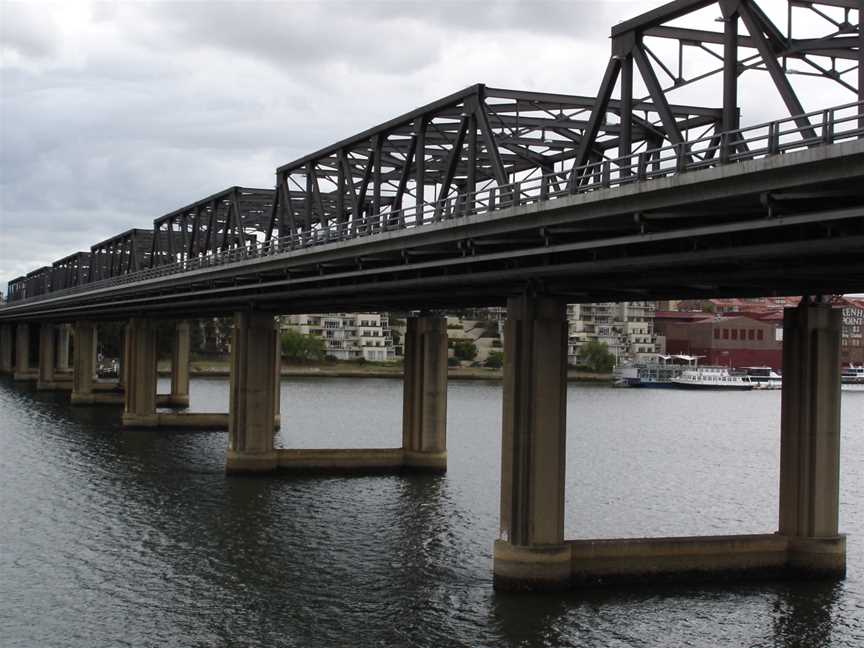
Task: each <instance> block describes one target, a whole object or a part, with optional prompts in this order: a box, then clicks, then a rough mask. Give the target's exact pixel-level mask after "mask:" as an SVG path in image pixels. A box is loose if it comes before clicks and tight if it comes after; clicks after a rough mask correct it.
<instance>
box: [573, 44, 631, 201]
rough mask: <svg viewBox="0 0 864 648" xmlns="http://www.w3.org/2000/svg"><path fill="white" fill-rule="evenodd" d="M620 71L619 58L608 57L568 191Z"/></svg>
mask: <svg viewBox="0 0 864 648" xmlns="http://www.w3.org/2000/svg"><path fill="white" fill-rule="evenodd" d="M620 71H621V59H619V58H618V57H615V56H613V57H612V58H610V59H609V63H608V65H607V66H606V72H605V73H604V74H603V81H602V82H601V83H600V92H599V93H598V94H597V100H596V102H595V103H594V108H592V109H591V117H590V119H589V120H588V126H587V128H586V129H585V132H584V133H583V134H582V142H581V143H580V144H579V152H578V153H577V154H576V158H575V160H574V162H573V170H572V171H571V172H570V178H569V180H568V181H567V189H568V190H570V191H575V189H576V184H577V174H578V168H579V167H581V166H583V165H584V164H585V163H586V162H587V161H588V156H589V155H590V153H591V145H592V144H593V143H594V140H595V139H596V138H597V133H598V132H599V131H600V125H601V124H602V123H603V121H604V120H605V119H606V110H607V109H608V107H609V100H610V99H611V98H612V91H613V90H614V89H615V82H616V81H617V80H618V74H619V72H620Z"/></svg>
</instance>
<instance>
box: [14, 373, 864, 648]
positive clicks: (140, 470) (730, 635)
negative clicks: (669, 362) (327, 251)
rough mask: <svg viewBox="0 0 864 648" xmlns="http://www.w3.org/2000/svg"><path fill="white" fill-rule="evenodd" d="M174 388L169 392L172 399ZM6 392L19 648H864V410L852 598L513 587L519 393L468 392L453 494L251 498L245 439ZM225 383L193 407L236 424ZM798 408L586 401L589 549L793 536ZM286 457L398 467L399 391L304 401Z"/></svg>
mask: <svg viewBox="0 0 864 648" xmlns="http://www.w3.org/2000/svg"><path fill="white" fill-rule="evenodd" d="M166 387H167V386H165V385H163V390H164V388H166ZM67 400H68V395H62V394H45V393H37V392H35V391H34V389H33V388H32V387H27V386H21V385H13V384H12V383H11V381H9V380H7V379H3V380H0V646H3V647H4V648H12V647H18V646H24V647H28V648H29V647H46V648H47V647H51V646H57V647H63V648H67V647H76V648H77V647H81V648H101V647H103V646H106V647H107V646H112V647H113V646H136V647H137V646H160V647H166V646H178V647H187V646H189V647H191V646H202V647H203V646H232V647H233V646H244V647H246V646H256V647H258V646H260V647H270V646H302V647H307V646H308V647H317V646H322V647H324V646H435V647H438V646H614V647H619V646H620V647H623V646H633V647H636V646H640V647H641V646H664V647H667V646H754V647H755V646H778V647H783V648H793V647H794V648H799V647H800V648H805V647H806V648H810V647H829V646H832V647H833V646H850V647H851V646H855V647H856V648H860V646H862V645H864V497H862V496H864V479H862V473H864V393H844V395H843V439H842V443H843V451H842V452H843V462H842V477H841V479H842V483H841V527H842V530H843V531H845V532H846V533H848V534H849V544H848V571H849V575H848V578H847V580H845V581H843V582H840V583H809V584H808V583H797V584H795V583H759V584H748V585H742V586H678V587H671V586H667V587H663V588H649V587H642V588H636V589H631V590H621V589H618V590H607V591H599V592H591V593H578V594H576V593H574V594H568V595H564V596H562V595H552V596H549V595H547V596H537V595H527V596H526V595H504V594H497V593H495V592H494V591H493V589H492V571H491V567H492V556H491V549H492V542H493V540H494V538H495V536H496V533H497V525H498V493H499V474H498V473H499V461H500V426H501V386H500V384H496V383H484V382H454V383H451V385H450V388H449V411H448V446H449V471H448V473H447V475H446V476H441V477H433V476H405V477H400V476H374V477H303V478H298V477H285V476H282V477H267V478H251V479H250V478H231V479H227V478H226V477H225V476H224V474H223V464H224V456H225V447H226V443H227V436H226V434H225V433H224V432H176V431H174V432H172V431H167V430H160V431H147V430H144V431H127V430H122V429H120V427H119V410H118V409H117V408H111V407H108V408H105V407H102V408H96V407H81V408H74V409H73V408H71V407H69V405H68V402H67ZM227 402H228V384H227V381H226V380H224V379H196V380H193V382H192V409H194V410H196V411H225V409H226V408H227ZM779 414H780V394H779V392H752V393H717V392H713V393H712V392H705V393H692V392H678V391H673V390H623V389H613V388H608V387H593V386H581V385H571V386H570V387H569V389H568V439H567V443H568V451H567V475H568V481H567V521H566V526H567V534H566V535H567V537H568V538H588V537H625V536H666V535H684V534H718V533H721V534H722V533H762V532H771V531H774V530H775V526H776V502H777V482H778V456H779ZM282 421H283V426H282V431H281V432H280V437H279V439H278V444H279V445H280V447H302V448H312V447H322V448H329V447H332V448H336V447H364V446H367V447H368V446H374V447H385V446H398V445H399V443H400V436H401V433H400V430H401V427H400V426H401V383H400V382H399V381H397V380H388V379H294V380H286V381H284V382H283V383H282Z"/></svg>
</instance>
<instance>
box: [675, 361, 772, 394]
mask: <svg viewBox="0 0 864 648" xmlns="http://www.w3.org/2000/svg"><path fill="white" fill-rule="evenodd" d="M672 385H673V386H675V387H679V388H682V389H722V390H735V391H750V390H751V389H754V387H755V384H754V383H753V381H752V380H751V379H750V376H742V375H735V374H732V373H731V372H730V371H729V369H728V368H727V367H697V368H696V369H688V370H687V371H684V372H682V373H681V375H680V376H678V377H677V378H673V379H672Z"/></svg>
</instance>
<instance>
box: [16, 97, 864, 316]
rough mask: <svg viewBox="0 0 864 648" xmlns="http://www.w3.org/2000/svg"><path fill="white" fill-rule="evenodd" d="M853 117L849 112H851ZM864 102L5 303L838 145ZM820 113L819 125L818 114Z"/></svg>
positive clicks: (854, 131)
mask: <svg viewBox="0 0 864 648" xmlns="http://www.w3.org/2000/svg"><path fill="white" fill-rule="evenodd" d="M852 109H855V110H854V112H852V113H851V114H844V113H845V111H851V110H852ZM862 110H864V102H852V103H847V104H842V105H840V106H834V107H832V108H827V109H822V110H816V111H813V112H809V113H805V114H803V115H795V116H792V117H787V118H784V119H779V120H774V121H769V122H764V123H761V124H756V125H752V126H745V127H742V128H738V129H735V130H732V131H724V132H720V133H715V134H713V135H708V136H703V137H699V138H696V139H692V140H687V141H684V142H680V143H677V144H672V145H669V146H664V147H659V148H654V149H646V150H643V151H638V152H634V153H631V154H630V155H624V156H619V157H617V158H609V159H604V160H600V161H597V162H590V163H588V164H584V165H582V166H579V167H576V168H573V169H568V170H566V171H554V172H551V173H547V174H543V175H540V176H536V177H530V176H529V177H527V178H523V179H520V180H515V181H513V182H511V183H508V184H505V185H500V186H495V187H491V188H489V189H482V190H479V191H472V192H467V193H463V194H456V195H453V196H448V197H446V198H443V199H441V200H434V201H431V202H425V203H422V205H421V206H420V209H418V208H417V206H416V205H412V206H409V207H404V208H401V209H391V210H389V211H385V212H379V213H378V214H375V215H373V216H369V217H366V218H364V219H363V220H362V222H359V223H358V222H357V221H356V220H355V221H352V222H342V223H335V224H333V225H327V226H323V227H322V226H319V227H318V228H317V229H314V230H310V231H308V232H299V233H296V234H289V235H287V236H283V237H278V238H272V239H270V240H269V241H263V242H260V243H258V244H257V245H255V244H253V245H251V246H248V247H247V246H243V247H233V248H228V249H224V250H220V251H218V252H215V253H208V254H204V255H200V256H196V257H193V258H186V259H180V260H178V261H175V262H172V263H168V264H162V265H158V266H155V267H153V268H147V269H145V270H140V271H138V272H134V273H130V274H126V275H121V276H118V277H111V278H108V279H101V280H99V281H95V282H92V283H87V284H82V285H79V286H72V287H70V288H64V289H62V290H56V291H53V292H46V293H42V294H39V295H33V296H30V297H25V298H23V299H16V300H12V301H9V302H7V303H6V304H4V305H0V310H6V309H9V308H13V307H16V306H19V305H23V304H25V303H26V304H30V303H34V302H38V301H42V300H45V299H51V298H54V297H64V296H67V295H74V294H77V293H82V292H90V291H94V290H101V289H105V288H114V287H116V286H122V285H126V284H129V283H136V282H139V281H146V280H149V279H156V278H159V277H166V276H171V275H175V274H178V273H183V272H190V271H193V270H199V269H204V268H211V267H214V266H220V265H226V264H231V263H237V262H239V261H245V260H249V259H257V258H261V257H268V256H275V255H281V254H289V253H291V252H294V251H297V250H303V249H307V248H310V247H316V246H320V245H326V244H330V243H338V242H341V241H345V240H351V239H355V238H362V237H367V236H375V235H378V234H381V233H384V232H391V231H399V230H403V229H411V228H417V227H423V226H426V225H431V224H434V223H439V222H442V221H447V220H451V219H454V218H463V217H466V216H474V215H478V214H484V213H489V212H493V211H498V210H500V209H505V208H508V207H519V206H525V205H530V204H535V203H538V202H545V201H548V200H554V199H557V198H561V197H564V196H569V195H574V194H579V193H587V192H591V191H596V190H599V189H607V188H610V187H616V186H625V185H628V184H632V183H636V182H642V181H647V180H652V179H655V178H660V177H666V176H670V175H678V174H682V173H686V172H688V171H693V170H698V169H704V168H710V167H713V166H717V165H718V164H720V165H722V164H731V163H738V162H742V161H747V160H755V159H759V158H763V157H767V156H770V155H782V154H784V153H787V152H790V151H795V150H801V149H805V148H811V147H813V146H820V145H825V144H836V143H838V142H840V141H845V140H850V139H861V138H862V137H864V112H862ZM813 117H819V121H818V122H816V123H813V122H812V121H811V118H813Z"/></svg>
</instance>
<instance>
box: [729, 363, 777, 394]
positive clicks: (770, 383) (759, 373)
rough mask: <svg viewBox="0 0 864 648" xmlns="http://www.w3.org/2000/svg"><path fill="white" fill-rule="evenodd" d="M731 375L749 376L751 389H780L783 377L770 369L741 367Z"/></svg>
mask: <svg viewBox="0 0 864 648" xmlns="http://www.w3.org/2000/svg"><path fill="white" fill-rule="evenodd" d="M732 373H733V375H734V374H737V375H741V376H749V377H750V382H752V383H753V389H782V388H783V376H781V375H780V374H778V373H777V372H776V371H774V370H773V369H772V368H771V367H741V368H740V369H738V370H736V371H734V372H732Z"/></svg>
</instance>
